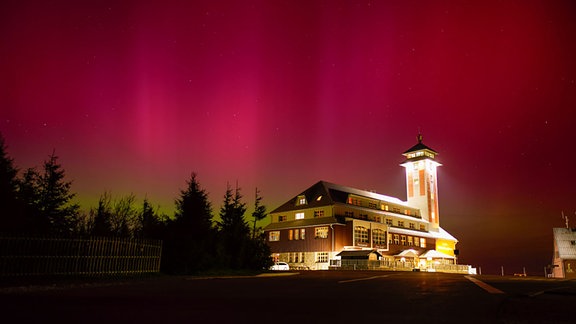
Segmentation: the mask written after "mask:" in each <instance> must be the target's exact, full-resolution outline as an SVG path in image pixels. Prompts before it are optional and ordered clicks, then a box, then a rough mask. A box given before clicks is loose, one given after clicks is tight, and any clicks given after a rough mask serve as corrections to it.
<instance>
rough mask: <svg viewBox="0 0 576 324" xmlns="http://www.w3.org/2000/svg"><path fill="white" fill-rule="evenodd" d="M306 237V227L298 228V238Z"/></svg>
mask: <svg viewBox="0 0 576 324" xmlns="http://www.w3.org/2000/svg"><path fill="white" fill-rule="evenodd" d="M305 238H306V229H305V228H301V229H300V239H301V240H304V239H305Z"/></svg>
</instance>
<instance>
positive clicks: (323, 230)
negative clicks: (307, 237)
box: [314, 226, 328, 239]
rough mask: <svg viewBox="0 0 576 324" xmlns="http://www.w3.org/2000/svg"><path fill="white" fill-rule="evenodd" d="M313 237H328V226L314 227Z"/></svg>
mask: <svg viewBox="0 0 576 324" xmlns="http://www.w3.org/2000/svg"><path fill="white" fill-rule="evenodd" d="M314 237H316V238H323V239H325V238H328V226H322V227H316V228H315V229H314Z"/></svg>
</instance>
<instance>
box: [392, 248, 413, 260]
mask: <svg viewBox="0 0 576 324" xmlns="http://www.w3.org/2000/svg"><path fill="white" fill-rule="evenodd" d="M417 256H418V251H416V250H414V249H408V250H404V251H402V252H400V253H398V254H396V255H395V257H404V258H415V257H417Z"/></svg>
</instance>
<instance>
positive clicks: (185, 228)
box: [0, 135, 271, 274]
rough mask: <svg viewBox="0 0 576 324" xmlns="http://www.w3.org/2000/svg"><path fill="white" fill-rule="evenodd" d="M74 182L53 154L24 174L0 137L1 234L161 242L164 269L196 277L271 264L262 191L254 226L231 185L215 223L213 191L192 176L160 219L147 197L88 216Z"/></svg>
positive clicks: (116, 201)
mask: <svg viewBox="0 0 576 324" xmlns="http://www.w3.org/2000/svg"><path fill="white" fill-rule="evenodd" d="M71 185H72V182H71V181H67V180H66V179H65V170H64V169H63V167H62V165H61V164H60V163H59V162H58V157H57V156H56V154H55V152H52V154H51V155H49V156H48V158H47V160H45V161H44V162H43V164H42V166H41V168H40V169H37V168H28V169H26V170H23V171H21V170H19V169H18V168H17V167H16V166H15V165H14V160H13V159H12V158H11V157H10V156H9V155H8V153H7V146H6V144H5V142H4V138H3V137H2V136H1V135H0V233H1V234H3V235H11V236H14V235H19V236H21V235H34V236H57V237H90V236H100V237H125V238H143V239H158V240H162V241H163V249H162V266H161V268H162V271H163V272H165V273H174V274H191V273H198V272H202V271H210V270H220V269H234V270H240V269H248V270H261V269H263V268H267V267H268V266H269V265H270V264H271V259H270V249H269V247H268V246H267V245H266V241H265V239H264V236H263V234H262V231H261V229H260V228H258V227H257V226H256V223H257V221H259V220H262V219H264V218H265V217H266V216H267V212H266V207H265V206H264V205H263V204H262V196H261V195H260V192H259V190H258V189H256V198H255V201H254V212H253V213H252V220H251V221H252V222H253V224H252V225H253V226H250V225H251V224H250V223H249V221H248V220H247V219H246V216H245V214H246V210H247V207H246V203H245V202H244V201H243V196H242V193H241V189H240V188H239V187H238V185H236V186H235V187H234V188H232V187H231V186H230V185H228V186H227V188H226V192H225V194H224V197H223V201H222V206H221V207H220V210H219V216H220V217H219V220H215V219H214V214H213V207H212V204H211V202H210V200H209V197H208V193H207V192H206V190H205V189H203V188H202V187H201V185H200V183H199V181H198V178H197V175H196V174H195V173H192V174H191V176H190V178H189V179H187V180H186V186H185V188H184V189H181V190H180V193H179V196H178V197H177V198H176V199H175V212H174V215H173V217H170V216H168V215H166V214H162V213H160V212H159V211H158V209H157V208H154V207H153V205H152V204H151V203H150V201H149V200H148V198H147V197H146V198H145V199H144V200H143V202H142V203H141V204H138V203H137V200H136V197H135V196H134V195H133V194H130V195H126V196H123V197H117V198H114V197H112V194H111V193H110V192H105V193H103V194H102V195H101V196H100V198H99V200H98V204H97V206H95V207H92V208H90V209H89V210H88V211H82V210H81V209H80V206H79V205H78V204H77V203H74V201H73V199H74V197H75V193H73V192H72V191H71Z"/></svg>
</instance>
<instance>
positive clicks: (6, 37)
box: [0, 0, 576, 275]
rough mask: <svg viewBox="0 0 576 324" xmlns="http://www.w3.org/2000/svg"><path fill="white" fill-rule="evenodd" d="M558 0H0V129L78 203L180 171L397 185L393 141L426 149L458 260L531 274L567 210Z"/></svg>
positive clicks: (165, 183)
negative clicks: (434, 155) (431, 152)
mask: <svg viewBox="0 0 576 324" xmlns="http://www.w3.org/2000/svg"><path fill="white" fill-rule="evenodd" d="M575 120H576V6H575V5H574V4H573V2H572V1H475V2H473V1H315V2H314V1H275V0H264V1H232V2H228V1H102V0H99V1H2V4H0V132H1V133H2V134H3V136H4V138H5V140H6V144H7V145H8V154H9V155H10V156H11V157H12V158H14V160H15V164H16V165H17V166H18V167H19V168H21V169H25V168H28V167H33V166H40V165H41V163H42V161H44V160H45V159H46V158H47V157H48V155H50V154H51V153H52V151H53V150H54V149H55V152H56V155H57V156H59V162H60V163H62V165H63V168H64V169H65V171H66V174H67V179H68V180H72V181H73V185H72V191H73V192H76V193H77V201H78V202H79V203H81V205H82V207H83V208H84V209H85V210H87V209H88V208H90V207H93V206H95V205H96V202H97V200H98V197H99V196H100V195H101V194H102V193H103V192H105V191H110V192H111V193H112V195H113V196H121V195H126V194H129V193H134V194H135V195H137V197H138V198H139V199H140V200H141V199H143V198H144V197H145V196H147V197H148V198H149V199H150V200H151V201H152V202H153V203H154V204H157V205H160V207H161V208H162V210H165V211H166V212H169V213H171V212H172V210H173V208H174V204H173V201H174V199H175V198H176V197H177V196H178V194H179V191H180V189H183V188H184V187H185V181H186V180H187V179H189V177H190V174H191V173H192V172H196V173H197V174H198V180H199V181H200V183H201V185H202V186H203V187H204V188H205V189H206V190H207V191H208V193H209V197H210V200H211V201H212V202H213V204H214V210H215V214H217V212H218V209H219V207H220V204H221V201H222V197H223V195H224V192H225V190H226V185H227V182H229V183H230V184H231V185H232V186H234V185H235V183H236V181H237V182H238V184H239V186H240V187H241V188H242V190H243V191H242V192H243V194H244V196H245V198H246V202H247V203H248V204H249V205H252V204H253V197H254V188H255V187H256V186H257V187H258V188H259V189H260V190H261V192H262V195H263V196H264V203H265V204H266V205H267V207H268V210H269V211H270V210H272V209H274V208H276V207H277V206H279V205H280V204H281V203H284V202H285V201H287V200H288V199H290V198H292V197H293V196H295V195H296V194H298V193H300V192H301V191H303V190H305V189H306V188H308V187H309V186H311V185H312V184H314V183H315V182H317V181H319V180H325V181H329V182H333V183H336V184H342V185H346V186H351V187H356V188H359V189H369V190H374V191H377V192H379V193H382V194H386V195H390V196H395V197H398V198H400V199H402V200H405V199H406V189H405V187H406V185H405V178H404V168H402V167H401V166H400V165H399V164H400V163H401V162H402V161H403V156H402V155H401V154H402V152H404V151H405V150H407V149H408V148H410V147H412V146H413V145H414V144H416V142H417V141H416V135H417V134H418V131H419V130H420V131H421V132H422V134H423V135H424V144H426V145H428V146H430V147H431V148H433V149H435V150H436V151H438V152H439V153H440V155H439V156H438V160H439V161H440V162H441V163H442V164H443V166H442V167H441V168H440V169H439V171H438V172H439V173H438V176H439V180H438V186H439V202H440V222H441V226H442V227H444V228H445V229H446V230H447V231H449V232H450V233H451V234H453V235H454V236H455V237H457V238H458V239H459V241H460V243H459V244H458V247H459V249H460V262H461V263H467V264H472V265H473V266H476V267H478V266H480V267H482V272H483V273H485V274H486V273H493V274H499V273H500V266H504V267H505V272H506V273H509V274H510V273H513V272H521V271H522V267H524V266H525V267H526V270H527V271H528V272H529V274H534V275H543V274H544V270H543V268H544V266H545V265H546V264H549V263H550V262H551V259H552V228H553V227H562V226H564V220H563V219H562V218H561V212H562V211H564V212H565V213H566V214H567V215H568V216H569V217H571V225H572V226H576V215H575V211H576V199H575V198H576V171H575V164H576V163H575V161H576V149H575V148H574V140H575V139H576V136H575V135H574V131H573V128H574V122H575Z"/></svg>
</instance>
